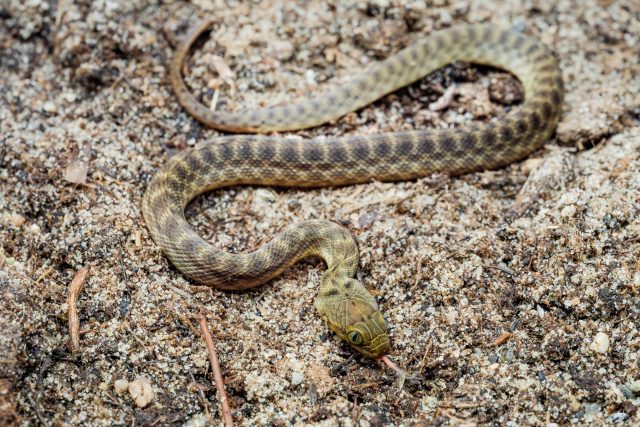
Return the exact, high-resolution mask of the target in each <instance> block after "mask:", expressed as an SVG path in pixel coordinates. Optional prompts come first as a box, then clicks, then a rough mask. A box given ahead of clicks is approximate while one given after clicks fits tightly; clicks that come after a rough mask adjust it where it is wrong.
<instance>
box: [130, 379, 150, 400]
mask: <svg viewBox="0 0 640 427" xmlns="http://www.w3.org/2000/svg"><path fill="white" fill-rule="evenodd" d="M129 394H130V395H131V397H132V398H133V400H134V401H135V402H136V406H138V407H139V408H144V407H145V406H147V405H148V404H149V403H150V402H151V401H152V400H153V398H154V392H153V386H152V385H151V380H150V379H149V378H147V377H137V378H136V379H135V380H134V381H132V382H131V383H130V384H129Z"/></svg>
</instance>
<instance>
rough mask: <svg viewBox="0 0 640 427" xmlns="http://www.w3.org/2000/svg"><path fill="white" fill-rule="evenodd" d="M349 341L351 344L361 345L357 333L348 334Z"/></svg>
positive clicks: (360, 339) (360, 338)
mask: <svg viewBox="0 0 640 427" xmlns="http://www.w3.org/2000/svg"><path fill="white" fill-rule="evenodd" d="M349 341H351V343H352V344H356V345H359V344H361V343H362V337H360V334H359V333H357V332H350V333H349Z"/></svg>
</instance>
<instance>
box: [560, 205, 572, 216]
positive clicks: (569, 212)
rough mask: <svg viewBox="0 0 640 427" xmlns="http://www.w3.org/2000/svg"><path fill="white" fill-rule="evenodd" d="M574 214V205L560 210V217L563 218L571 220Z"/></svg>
mask: <svg viewBox="0 0 640 427" xmlns="http://www.w3.org/2000/svg"><path fill="white" fill-rule="evenodd" d="M575 214H576V205H568V206H565V207H564V208H562V210H561V211H560V216H561V217H563V218H571V217H573V216H574V215H575Z"/></svg>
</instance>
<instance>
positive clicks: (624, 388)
mask: <svg viewBox="0 0 640 427" xmlns="http://www.w3.org/2000/svg"><path fill="white" fill-rule="evenodd" d="M619 388H620V393H622V395H623V396H624V398H625V399H633V390H631V388H629V387H627V386H626V385H621V386H620V387H619Z"/></svg>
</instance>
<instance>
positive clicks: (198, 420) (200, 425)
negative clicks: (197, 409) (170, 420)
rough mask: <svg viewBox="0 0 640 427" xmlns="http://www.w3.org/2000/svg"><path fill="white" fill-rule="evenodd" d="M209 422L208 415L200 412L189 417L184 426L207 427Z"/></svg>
mask: <svg viewBox="0 0 640 427" xmlns="http://www.w3.org/2000/svg"><path fill="white" fill-rule="evenodd" d="M208 423H209V420H208V419H207V416H206V415H205V414H203V413H199V414H196V415H194V416H193V417H191V418H189V419H188V420H187V422H186V423H184V424H183V425H182V427H206V426H207V425H208Z"/></svg>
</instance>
